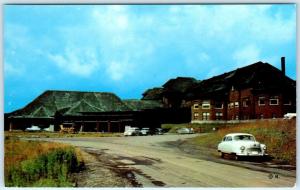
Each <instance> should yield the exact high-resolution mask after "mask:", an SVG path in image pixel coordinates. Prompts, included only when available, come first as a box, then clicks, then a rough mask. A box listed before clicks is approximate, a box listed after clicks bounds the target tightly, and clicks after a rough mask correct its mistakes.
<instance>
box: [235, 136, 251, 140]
mask: <svg viewBox="0 0 300 190" xmlns="http://www.w3.org/2000/svg"><path fill="white" fill-rule="evenodd" d="M234 140H237V141H254V137H253V136H251V135H237V136H234Z"/></svg>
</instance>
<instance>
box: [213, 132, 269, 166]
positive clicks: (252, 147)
mask: <svg viewBox="0 0 300 190" xmlns="http://www.w3.org/2000/svg"><path fill="white" fill-rule="evenodd" d="M266 150H267V147H266V145H265V144H261V143H259V142H257V141H256V140H255V137H254V136H253V135H251V134H248V133H230V134H227V135H226V136H225V137H224V138H223V140H222V142H221V143H220V144H219V145H218V152H219V153H220V156H221V157H222V158H223V157H224V154H231V155H234V158H235V159H236V160H238V159H239V158H240V157H243V156H265V155H267V153H266Z"/></svg>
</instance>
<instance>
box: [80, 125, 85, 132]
mask: <svg viewBox="0 0 300 190" xmlns="http://www.w3.org/2000/svg"><path fill="white" fill-rule="evenodd" d="M83 128H84V124H83V123H81V125H80V130H79V131H80V132H82V131H83Z"/></svg>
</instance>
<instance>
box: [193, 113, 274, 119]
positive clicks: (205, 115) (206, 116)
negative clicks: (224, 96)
mask: <svg viewBox="0 0 300 190" xmlns="http://www.w3.org/2000/svg"><path fill="white" fill-rule="evenodd" d="M215 116H216V119H215V120H223V113H221V112H216V113H215ZM256 117H257V119H264V114H258V115H257V116H256ZM272 118H277V115H276V114H275V113H273V114H272ZM194 119H195V120H197V119H199V113H197V112H196V113H194ZM231 119H232V120H239V119H240V118H239V116H238V115H232V117H231ZM242 119H244V120H247V119H250V117H249V116H248V115H244V117H243V118H242ZM202 120H210V113H208V112H203V113H202Z"/></svg>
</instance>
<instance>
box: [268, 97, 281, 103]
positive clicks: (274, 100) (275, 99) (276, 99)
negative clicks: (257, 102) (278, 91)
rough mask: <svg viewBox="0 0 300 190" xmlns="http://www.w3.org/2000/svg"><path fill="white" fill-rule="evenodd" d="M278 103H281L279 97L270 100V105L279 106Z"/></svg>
mask: <svg viewBox="0 0 300 190" xmlns="http://www.w3.org/2000/svg"><path fill="white" fill-rule="evenodd" d="M278 103H279V100H278V97H277V96H272V97H271V98H270V105H278Z"/></svg>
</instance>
